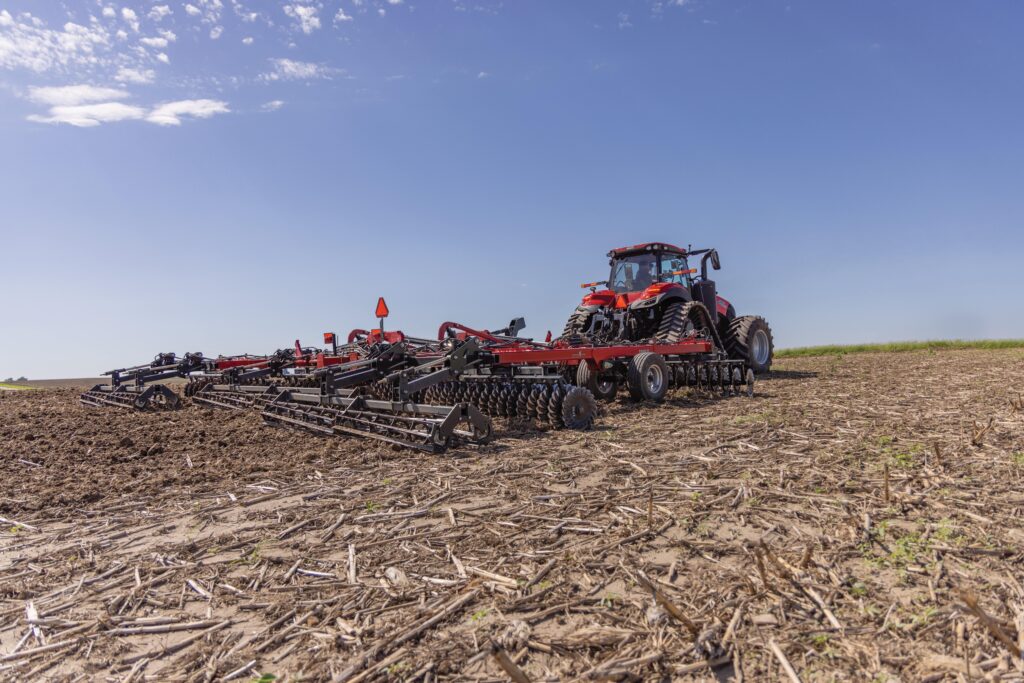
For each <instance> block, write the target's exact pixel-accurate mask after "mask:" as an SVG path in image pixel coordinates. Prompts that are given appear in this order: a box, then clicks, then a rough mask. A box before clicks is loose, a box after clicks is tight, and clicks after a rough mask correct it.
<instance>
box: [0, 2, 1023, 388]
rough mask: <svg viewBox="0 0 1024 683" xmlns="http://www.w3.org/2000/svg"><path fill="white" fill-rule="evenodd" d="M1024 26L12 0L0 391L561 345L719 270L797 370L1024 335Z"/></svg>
mask: <svg viewBox="0 0 1024 683" xmlns="http://www.w3.org/2000/svg"><path fill="white" fill-rule="evenodd" d="M1022 24H1024V5H1021V4H1020V3H1016V2H986V3H963V2H955V3H954V2H914V1H908V2H898V3H888V2H870V1H867V2H863V1H861V2H848V3H840V2H828V3H822V2H798V1H790V2H774V1H772V0H764V1H758V2H720V1H717V0H689V1H688V2H682V3H678V2H667V1H661V2H654V1H651V0H632V1H630V0H620V1H618V2H610V1H593V2H511V1H507V2H490V1H489V0H458V1H456V2H451V1H449V0H438V1H437V2H420V1H413V0H403V1H402V2H394V0H391V1H389V0H362V2H359V3H356V2H353V1H352V0H320V1H308V0H289V1H287V2H277V3H273V2H259V3H257V2H253V0H238V1H234V0H219V1H218V0H205V1H203V0H192V2H191V3H186V2H181V1H180V0H157V2H150V1H149V0H130V1H129V0H125V2H109V3H108V2H94V1H92V0H82V1H81V2H70V1H69V2H65V3H56V2H54V3H40V2H34V1H25V2H17V1H15V2H12V1H11V0H0V255H2V259H0V274H2V276H3V284H4V286H3V296H2V297H0V321H2V323H0V324H2V328H3V330H4V333H3V334H2V335H0V378H2V377H6V376H8V375H15V376H17V375H22V374H24V375H27V376H29V377H36V378H44V377H66V376H82V375H92V374H95V373H97V372H99V371H102V370H105V369H109V368H111V367H116V366H123V365H126V364H131V363H134V362H138V361H140V360H145V359H148V358H150V357H152V356H153V354H155V353H156V352H157V351H170V350H173V351H177V352H179V353H181V352H184V351H192V350H199V351H203V352H205V353H207V354H210V355H215V354H217V353H236V352H246V351H248V352H265V351H272V350H274V349H276V348H280V347H283V346H287V345H289V344H290V343H292V341H293V340H294V339H295V338H296V337H298V338H300V339H302V341H303V342H304V343H307V344H311V343H317V342H318V341H319V339H320V334H321V332H323V331H325V330H334V331H336V332H338V333H342V334H343V333H345V332H347V331H348V330H349V329H351V328H353V327H360V326H363V327H364V326H368V325H370V324H372V322H373V321H372V311H373V307H374V304H375V302H376V297H377V296H379V295H383V296H385V297H387V300H388V303H389V304H390V306H391V311H392V318H391V320H390V321H389V322H390V324H391V325H393V326H395V327H400V328H402V329H405V330H406V331H411V332H416V333H420V334H430V333H432V332H433V331H434V330H435V329H436V326H437V325H438V323H440V322H441V321H444V320H457V321H462V322H465V323H466V324H471V325H479V326H497V325H500V324H504V322H506V321H507V320H508V319H509V318H511V317H513V316H518V315H522V316H525V317H526V319H527V323H528V328H527V330H526V332H527V333H531V334H533V335H535V336H543V334H544V333H545V332H546V330H548V329H553V330H555V331H556V332H557V330H560V329H561V326H562V325H563V323H564V320H565V318H566V317H567V315H568V314H569V313H570V312H571V310H572V309H573V307H574V306H575V304H576V303H577V301H578V299H579V296H580V294H581V293H582V292H581V290H580V289H579V287H578V285H579V283H581V282H588V281H591V280H595V279H599V278H601V277H603V276H605V275H606V273H607V259H606V258H605V253H606V252H607V251H608V250H609V249H610V248H612V247H615V246H620V245H624V244H634V243H637V242H643V241H651V240H664V241H669V242H673V243H678V244H683V245H685V244H688V243H692V244H693V245H694V246H695V247H703V246H714V247H717V248H718V249H719V251H720V252H721V255H722V263H723V270H722V271H721V272H720V273H718V274H717V281H718V283H719V289H720V291H721V292H722V293H723V294H724V295H725V296H726V297H727V298H729V299H731V300H732V301H733V302H734V303H735V305H736V307H737V309H739V311H740V312H741V313H760V314H763V315H764V316H765V317H767V318H768V320H769V321H770V322H771V324H772V327H773V329H774V331H775V336H776V341H777V343H778V344H779V345H781V346H796V345H805V344H816V343H825V342H864V341H883V340H896V339H920V338H943V337H945V338H949V337H963V338H978V337H1012V336H1017V337H1022V336H1024V304H1022V294H1024V286H1022V283H1024V278H1022V276H1021V274H1020V261H1021V257H1022V256H1024V229H1022V228H1024V225H1022V224H1024V220H1022V219H1024V192H1022V191H1021V188H1022V187H1024V169H1022V159H1024V125H1022V123H1021V122H1022V121H1024V79H1022V78H1021V74H1022V73H1024V41H1021V40H1020V31H1021V26H1022Z"/></svg>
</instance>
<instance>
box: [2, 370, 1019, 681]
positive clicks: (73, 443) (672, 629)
mask: <svg viewBox="0 0 1024 683" xmlns="http://www.w3.org/2000/svg"><path fill="white" fill-rule="evenodd" d="M76 391H77V390H72V389H59V388H47V389H44V390H36V391H19V392H0V676H2V677H3V678H4V679H5V680H62V681H63V680H68V681H70V680H82V681H86V680H88V681H93V680H97V681H103V680H110V681H115V680H116V681H141V680H151V681H177V680H182V681H184V680H191V681H214V680H241V681H251V680H255V679H260V678H261V677H263V679H262V680H264V681H268V680H271V679H270V676H276V677H277V680H289V681H296V680H312V681H327V680H335V681H343V680H344V681H356V680H359V681H366V680H410V681H416V680H436V679H442V680H510V679H511V680H519V681H522V680H532V681H540V680H548V681H556V680H572V679H579V680H685V679H690V678H692V679H694V680H715V679H717V680H741V679H742V680H798V679H799V680H803V681H816V680H829V681H831V680H841V681H867V680H874V681H886V680H900V681H922V680H928V681H940V680H948V681H954V680H958V681H964V680H976V679H982V678H985V679H986V680H1022V673H1021V671H1022V669H1021V667H1022V664H1021V657H1020V647H1021V645H1022V644H1024V587H1022V583H1024V569H1022V567H1024V562H1022V560H1024V518H1022V512H1024V405H1022V402H1021V396H1020V393H1019V392H1022V391H1024V352H1021V351H1019V350H1016V351H1013V350H1009V351H992V352H990V351H956V352H941V353H906V354H892V355H871V354H864V355H851V356H846V357H826V358H803V359H793V360H787V361H780V362H778V363H777V367H776V372H774V373H773V375H772V376H771V377H770V378H766V379H764V380H763V381H761V382H759V383H758V387H757V395H756V396H755V397H754V398H752V399H750V398H746V397H730V398H712V397H708V396H702V395H696V394H692V395H691V394H689V393H687V391H686V390H681V391H679V392H676V393H675V394H672V395H671V400H669V401H668V402H666V403H665V404H662V405H642V404H641V405H638V404H631V403H628V402H626V401H619V402H618V403H615V404H613V405H611V406H609V407H608V408H607V410H606V414H605V415H604V416H603V418H602V419H601V421H600V424H599V426H598V428H596V429H595V430H594V431H591V432H586V433H580V432H566V431H542V430H540V429H537V428H533V427H528V426H524V425H506V424H501V423H499V425H498V426H499V430H498V431H499V437H498V439H497V440H496V441H495V442H494V443H493V444H490V445H488V446H484V447H481V448H463V449H458V450H455V451H454V452H449V453H447V454H445V455H437V456H434V455H424V454H421V453H415V452H411V451H403V450H397V449H395V448H392V447H390V446H386V445H382V444H378V443H375V442H371V441H366V440H358V439H340V438H321V437H316V436H312V435H309V434H306V433H299V432H290V431H286V430H281V429H275V428H271V427H266V426H263V425H262V424H261V423H260V420H259V417H258V415H256V414H250V413H232V412H221V411H208V410H205V409H200V408H197V407H191V406H190V407H187V408H185V409H184V410H182V411H179V412H176V413H144V414H143V413H129V412H122V411H117V410H114V409H110V410H99V409H90V408H86V407H85V406H82V405H80V404H79V403H78V401H77V393H76Z"/></svg>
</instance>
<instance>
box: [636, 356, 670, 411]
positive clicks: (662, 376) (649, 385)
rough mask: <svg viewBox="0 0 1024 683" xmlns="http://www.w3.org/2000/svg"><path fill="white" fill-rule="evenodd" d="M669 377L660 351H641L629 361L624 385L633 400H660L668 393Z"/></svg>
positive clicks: (666, 365)
mask: <svg viewBox="0 0 1024 683" xmlns="http://www.w3.org/2000/svg"><path fill="white" fill-rule="evenodd" d="M671 377H672V375H671V373H670V372H669V369H668V364H667V363H665V359H664V358H663V357H662V356H661V354H660V353H651V352H650V351H641V352H640V353H638V354H636V355H635V356H633V357H632V358H631V359H630V361H629V367H628V368H627V370H626V387H627V388H628V389H629V395H630V397H631V398H632V399H633V400H634V401H661V400H663V399H664V398H665V394H667V393H668V386H669V381H670V378H671Z"/></svg>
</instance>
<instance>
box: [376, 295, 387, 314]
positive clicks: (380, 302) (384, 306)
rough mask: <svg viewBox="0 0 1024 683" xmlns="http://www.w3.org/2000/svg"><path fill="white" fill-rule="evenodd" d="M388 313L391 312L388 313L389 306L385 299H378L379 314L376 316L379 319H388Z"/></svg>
mask: <svg viewBox="0 0 1024 683" xmlns="http://www.w3.org/2000/svg"><path fill="white" fill-rule="evenodd" d="M388 313H390V311H388V305H387V304H386V303H385V302H384V297H380V298H379V299H377V312H376V314H375V315H376V317H378V318H386V317H388Z"/></svg>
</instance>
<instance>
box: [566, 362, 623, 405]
mask: <svg viewBox="0 0 1024 683" xmlns="http://www.w3.org/2000/svg"><path fill="white" fill-rule="evenodd" d="M576 386H578V387H584V388H585V389H589V390H590V393H592V394H593V395H594V398H596V399H597V400H599V401H614V400H615V394H616V393H618V391H619V383H618V382H616V381H615V380H614V379H610V378H603V377H601V376H600V374H598V373H596V372H594V371H593V370H591V369H590V365H589V364H588V363H586V362H581V363H580V364H579V365H577V366H576Z"/></svg>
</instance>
